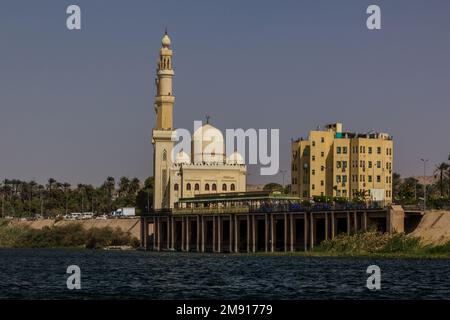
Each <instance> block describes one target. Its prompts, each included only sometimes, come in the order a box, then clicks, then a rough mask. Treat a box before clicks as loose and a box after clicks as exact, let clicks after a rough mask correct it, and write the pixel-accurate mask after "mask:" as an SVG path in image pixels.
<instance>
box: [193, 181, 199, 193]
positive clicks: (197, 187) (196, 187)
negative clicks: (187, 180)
mask: <svg viewBox="0 0 450 320" xmlns="http://www.w3.org/2000/svg"><path fill="white" fill-rule="evenodd" d="M194 190H195V191H198V190H200V185H199V184H198V183H196V184H195V186H194Z"/></svg>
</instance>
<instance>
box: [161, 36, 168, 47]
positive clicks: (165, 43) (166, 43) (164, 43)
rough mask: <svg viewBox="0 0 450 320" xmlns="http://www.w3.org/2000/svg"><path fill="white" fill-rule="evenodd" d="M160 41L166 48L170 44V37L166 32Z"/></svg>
mask: <svg viewBox="0 0 450 320" xmlns="http://www.w3.org/2000/svg"><path fill="white" fill-rule="evenodd" d="M161 43H162V45H163V47H165V48H167V47H169V46H170V38H169V36H168V35H167V33H166V34H165V35H164V37H163V38H162V40H161Z"/></svg>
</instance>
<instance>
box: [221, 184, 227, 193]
mask: <svg viewBox="0 0 450 320" xmlns="http://www.w3.org/2000/svg"><path fill="white" fill-rule="evenodd" d="M222 191H227V185H226V184H225V183H224V184H222Z"/></svg>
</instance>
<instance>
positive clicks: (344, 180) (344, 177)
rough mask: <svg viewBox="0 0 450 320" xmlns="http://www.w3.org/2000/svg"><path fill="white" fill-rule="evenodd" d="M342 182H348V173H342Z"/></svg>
mask: <svg viewBox="0 0 450 320" xmlns="http://www.w3.org/2000/svg"><path fill="white" fill-rule="evenodd" d="M342 182H343V183H346V182H347V175H345V174H344V175H342Z"/></svg>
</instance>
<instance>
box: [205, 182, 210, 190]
mask: <svg viewBox="0 0 450 320" xmlns="http://www.w3.org/2000/svg"><path fill="white" fill-rule="evenodd" d="M205 191H209V183H207V184H205Z"/></svg>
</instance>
